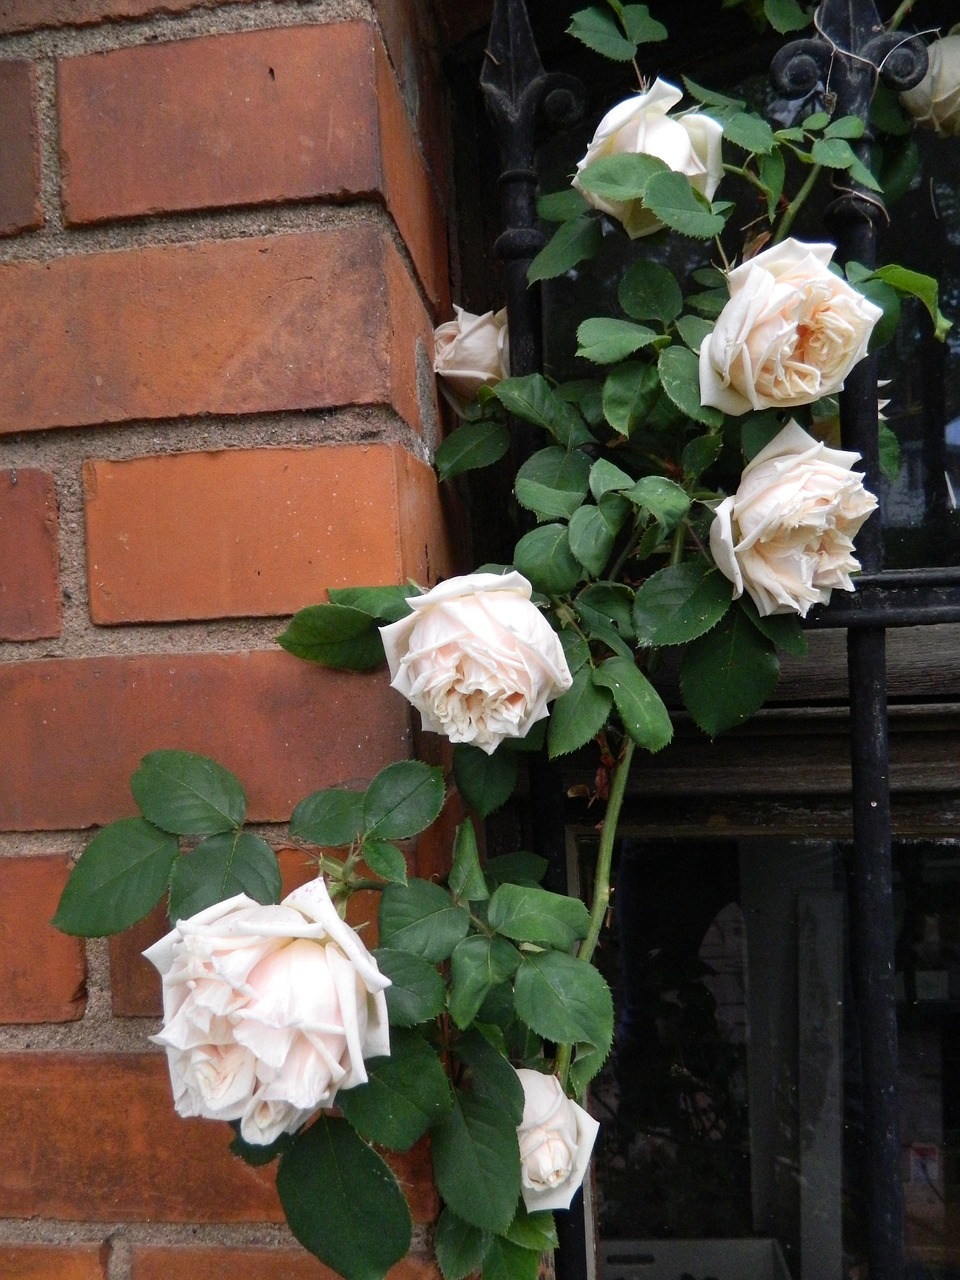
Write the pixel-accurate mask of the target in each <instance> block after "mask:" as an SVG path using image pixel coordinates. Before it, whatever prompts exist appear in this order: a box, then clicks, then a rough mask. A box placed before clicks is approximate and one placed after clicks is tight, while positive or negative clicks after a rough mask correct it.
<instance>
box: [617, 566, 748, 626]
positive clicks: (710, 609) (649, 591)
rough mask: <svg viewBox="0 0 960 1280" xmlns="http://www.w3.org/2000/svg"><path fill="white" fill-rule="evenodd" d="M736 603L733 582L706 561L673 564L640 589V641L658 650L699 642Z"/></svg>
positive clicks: (637, 611) (635, 614)
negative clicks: (664, 647)
mask: <svg viewBox="0 0 960 1280" xmlns="http://www.w3.org/2000/svg"><path fill="white" fill-rule="evenodd" d="M732 602H733V590H732V587H731V585H730V582H729V581H728V579H727V578H725V577H724V576H723V574H722V573H721V572H720V571H719V570H718V569H715V568H713V567H712V566H711V565H709V564H707V562H706V561H692V560H691V561H687V562H686V563H683V564H676V565H670V566H668V567H667V568H666V569H660V570H659V571H658V572H657V573H654V574H651V575H650V577H649V578H648V579H647V580H646V582H644V583H643V585H642V586H641V587H639V588H638V589H637V595H636V600H635V602H634V606H633V621H634V626H635V627H636V629H637V640H638V642H639V643H640V644H641V645H650V646H652V647H655V648H658V647H659V646H661V645H666V644H685V643H686V642H687V641H688V640H696V638H697V637H698V636H702V635H704V633H705V632H707V631H709V630H710V628H711V627H714V626H716V624H717V623H718V622H719V621H720V619H721V618H722V617H723V615H724V614H725V613H726V612H727V610H728V609H729V608H730V605H731V603H732Z"/></svg>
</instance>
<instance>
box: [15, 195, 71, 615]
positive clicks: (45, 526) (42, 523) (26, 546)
mask: <svg viewBox="0 0 960 1280" xmlns="http://www.w3.org/2000/svg"><path fill="white" fill-rule="evenodd" d="M0 181H2V179H0ZM60 626H61V614H60V555H59V551H58V549H57V493H56V486H55V484H54V479H53V476H52V475H50V474H49V472H46V471H37V470H34V469H24V470H21V469H20V468H17V470H15V471H14V470H11V471H0V639H2V640H38V639H41V638H42V637H45V636H58V635H59V634H60Z"/></svg>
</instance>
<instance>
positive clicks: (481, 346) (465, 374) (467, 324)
mask: <svg viewBox="0 0 960 1280" xmlns="http://www.w3.org/2000/svg"><path fill="white" fill-rule="evenodd" d="M453 309H454V311H455V312H456V313H457V314H456V319H455V320H448V321H447V322H446V323H445V324H442V325H440V327H439V328H438V329H435V330H434V334H433V342H434V356H433V368H434V372H435V373H438V374H439V375H440V377H441V378H443V380H444V384H445V386H446V387H447V388H448V389H449V390H450V391H451V392H452V393H453V395H454V396H459V397H460V399H461V400H473V399H474V398H475V396H476V394H477V392H478V391H479V390H480V388H481V387H493V386H496V384H497V383H498V382H500V381H502V380H503V379H504V378H509V376H510V348H509V339H508V330H507V313H506V311H496V312H494V311H487V312H485V313H484V314H483V315H482V316H475V315H472V314H471V313H470V312H469V311H464V310H463V308H462V307H457V306H455V307H454V308H453Z"/></svg>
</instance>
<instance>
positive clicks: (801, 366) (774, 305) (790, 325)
mask: <svg viewBox="0 0 960 1280" xmlns="http://www.w3.org/2000/svg"><path fill="white" fill-rule="evenodd" d="M832 257H833V245H832V244H803V243H802V242H801V241H799V240H784V241H783V243H782V244H778V245H774V246H773V248H771V249H765V250H764V251H763V253H758V254H757V256H756V257H755V258H751V259H750V260H749V261H748V262H745V263H743V265H742V266H739V267H736V268H735V269H734V270H733V271H731V272H730V274H729V275H728V277H727V283H728V287H729V290H730V301H729V302H728V303H727V305H726V306H725V307H724V308H723V310H722V311H721V312H720V315H719V316H718V317H717V323H716V325H715V326H714V329H713V332H712V333H709V334H708V335H707V336H706V338H704V340H703V342H702V344H701V346H700V400H701V402H702V403H703V404H705V405H713V406H714V407H715V408H717V409H722V410H723V411H724V413H730V414H742V413H749V412H750V410H751V409H771V408H778V409H786V408H790V407H792V406H795V405H801V404H812V403H813V401H814V400H819V399H820V397H821V396H828V395H832V394H833V393H834V392H835V391H839V390H840V389H841V388H842V386H843V383H844V379H845V378H846V376H847V374H848V373H849V372H850V370H851V369H852V368H853V366H854V365H855V364H856V363H857V362H858V361H860V360H862V359H863V357H864V356H865V355H866V354H867V343H868V342H869V341H870V334H871V333H872V332H873V326H874V325H875V324H876V323H877V321H878V320H879V319H880V316H881V315H882V312H881V310H880V308H879V307H877V306H874V304H873V303H872V302H870V301H869V300H868V299H867V298H865V297H864V296H863V294H861V293H858V292H857V290H856V289H854V288H852V287H851V286H850V285H849V284H847V282H846V281H845V280H842V279H840V277H839V276H835V275H834V274H833V272H832V271H831V270H830V269H829V266H828V265H827V264H828V263H829V262H830V259H831V258H832Z"/></svg>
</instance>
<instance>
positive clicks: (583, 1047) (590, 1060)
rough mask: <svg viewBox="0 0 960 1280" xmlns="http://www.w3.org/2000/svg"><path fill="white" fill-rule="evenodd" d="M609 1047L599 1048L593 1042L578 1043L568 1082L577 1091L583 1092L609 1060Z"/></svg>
mask: <svg viewBox="0 0 960 1280" xmlns="http://www.w3.org/2000/svg"><path fill="white" fill-rule="evenodd" d="M609 1052H610V1050H609V1049H608V1048H597V1047H596V1046H595V1045H592V1044H578V1045H577V1049H576V1053H575V1055H574V1059H573V1062H572V1063H571V1065H570V1077H569V1080H568V1084H569V1086H570V1088H571V1089H572V1090H573V1091H574V1092H576V1093H583V1091H584V1089H586V1087H587V1085H588V1084H589V1083H590V1081H591V1080H592V1079H593V1077H594V1076H595V1075H596V1074H597V1072H598V1071H599V1070H600V1068H601V1067H602V1066H603V1064H604V1063H605V1062H606V1060H607V1054H608V1053H609Z"/></svg>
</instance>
